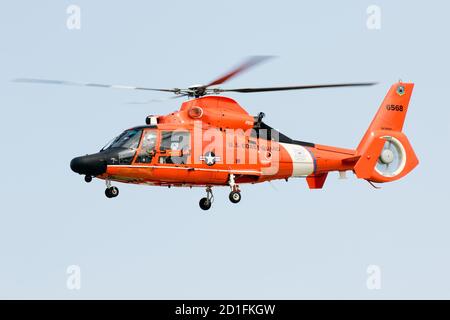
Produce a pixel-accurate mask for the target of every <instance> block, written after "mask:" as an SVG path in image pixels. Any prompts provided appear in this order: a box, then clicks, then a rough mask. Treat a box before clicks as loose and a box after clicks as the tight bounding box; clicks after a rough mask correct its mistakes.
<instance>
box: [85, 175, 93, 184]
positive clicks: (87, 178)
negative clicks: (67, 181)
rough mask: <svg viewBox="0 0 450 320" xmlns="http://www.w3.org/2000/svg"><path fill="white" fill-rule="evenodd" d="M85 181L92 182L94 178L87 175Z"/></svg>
mask: <svg viewBox="0 0 450 320" xmlns="http://www.w3.org/2000/svg"><path fill="white" fill-rule="evenodd" d="M84 181H86V182H87V183H89V182H91V181H92V176H90V175H85V176H84Z"/></svg>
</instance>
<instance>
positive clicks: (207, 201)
mask: <svg viewBox="0 0 450 320" xmlns="http://www.w3.org/2000/svg"><path fill="white" fill-rule="evenodd" d="M213 201H214V196H213V193H212V189H211V187H206V197H205V198H201V199H200V201H199V203H198V204H199V206H200V208H201V209H202V210H209V208H211V204H212V203H213Z"/></svg>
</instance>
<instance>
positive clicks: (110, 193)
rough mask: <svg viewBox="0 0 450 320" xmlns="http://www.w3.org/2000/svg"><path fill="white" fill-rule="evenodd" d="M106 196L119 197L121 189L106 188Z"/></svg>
mask: <svg viewBox="0 0 450 320" xmlns="http://www.w3.org/2000/svg"><path fill="white" fill-rule="evenodd" d="M105 195H106V197H107V198H115V197H117V196H118V195H119V189H118V188H117V187H109V188H106V190H105Z"/></svg>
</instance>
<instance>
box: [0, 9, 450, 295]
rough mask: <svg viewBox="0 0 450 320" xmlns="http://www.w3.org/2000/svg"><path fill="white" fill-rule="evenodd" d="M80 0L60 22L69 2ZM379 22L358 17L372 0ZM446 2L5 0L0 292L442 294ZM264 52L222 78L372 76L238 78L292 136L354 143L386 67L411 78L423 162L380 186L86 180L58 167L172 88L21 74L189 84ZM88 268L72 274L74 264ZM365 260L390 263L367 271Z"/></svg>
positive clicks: (138, 116) (390, 78)
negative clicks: (232, 193) (207, 201)
mask: <svg viewBox="0 0 450 320" xmlns="http://www.w3.org/2000/svg"><path fill="white" fill-rule="evenodd" d="M71 4H76V5H78V6H79V7H80V8H81V29H80V30H68V29H67V27H66V19H67V17H68V15H67V13H66V9H67V7H68V6H69V5H71ZM372 4H375V5H378V6H379V7H380V9H381V29H379V30H369V29H368V28H367V26H366V20H367V18H368V15H367V13H366V9H367V7H368V6H369V5H372ZM449 9H450V8H449V5H448V3H447V2H444V1H431V2H427V3H420V4H419V3H412V2H410V1H395V2H393V1H377V2H372V1H347V2H345V4H344V3H337V2H335V1H314V2H311V1H308V2H306V1H277V2H276V3H275V2H273V1H247V2H243V1H234V0H232V1H226V2H221V3H219V2H210V1H189V2H185V1H164V2H163V1H161V2H156V1H146V2H144V1H115V2H111V1H95V2H93V1H85V0H77V1H50V0H49V1H20V0H19V1H14V2H12V1H10V2H8V3H6V4H4V5H3V6H2V10H1V12H0V23H1V25H0V26H1V27H0V36H1V39H2V41H0V57H1V59H0V66H1V70H2V72H1V74H0V85H1V86H0V87H1V88H2V89H1V91H0V92H1V94H0V104H1V106H2V117H1V118H0V121H1V123H0V128H1V129H0V130H1V133H2V136H3V137H5V138H6V140H4V146H3V152H2V155H3V157H1V164H2V168H3V173H2V178H3V179H2V180H3V181H2V186H1V191H2V196H1V199H2V201H1V204H0V206H1V210H0V211H1V214H0V255H1V262H0V297H2V298H63V299H78V298H192V299H196V298H210V299H214V298H236V299H239V298H255V299H258V298H260V299H263V298H274V299H276V298H287V299H296V298H363V299H368V298H369V299H372V298H373V299H379V298H449V297H450V296H449V290H448V288H449V285H450V276H449V274H448V269H449V267H450V257H449V253H448V252H449V250H448V246H449V243H450V235H449V233H448V225H449V223H450V218H449V216H448V212H449V210H448V209H449V201H448V178H449V173H448V170H447V159H448V158H449V156H450V153H449V149H448V148H447V145H448V138H449V121H448V119H449V115H450V111H449V108H448V107H447V104H448V103H447V96H446V92H447V91H448V83H447V77H448V71H449V68H448V56H449V53H450V52H449V51H450V50H449V46H448V44H447V43H446V41H445V39H446V38H447V37H448V33H449V26H448V23H447V22H446V21H447V20H448V19H447V15H448V11H449ZM255 54H265V55H275V56H277V57H278V58H277V59H274V60H273V61H270V62H269V63H266V64H264V65H262V66H261V67H258V68H255V69H254V70H252V71H251V72H248V73H246V74H244V75H242V76H241V77H239V78H236V79H233V80H232V81H230V83H229V84H227V86H228V87H239V86H272V85H290V84H308V83H311V84H314V83H328V82H353V81H378V82H379V84H378V85H377V86H375V87H368V88H347V89H330V90H321V91H303V92H285V93H266V94H248V95H244V94H242V95H239V94H230V95H229V96H230V97H232V98H235V99H237V100H238V101H239V103H240V104H241V105H242V106H243V107H245V108H246V109H247V110H248V111H249V112H250V113H251V114H257V113H258V112H260V111H264V112H265V113H266V118H265V120H266V122H267V123H268V124H270V125H272V126H273V127H275V128H277V129H280V130H281V131H282V132H283V133H285V134H287V135H288V136H291V137H292V138H295V139H299V140H305V141H312V142H317V143H322V144H328V145H336V146H340V147H346V148H354V147H356V145H357V143H358V142H359V140H360V139H361V137H362V135H363V133H364V132H365V130H366V128H367V126H368V124H369V123H370V120H371V119H372V117H373V115H374V114H375V112H376V110H377V108H378V106H379V104H380V103H381V101H382V99H383V97H384V95H385V94H386V92H387V90H388V88H389V87H390V85H391V84H392V83H394V82H396V81H397V80H399V79H402V80H403V81H412V82H415V84H416V86H415V89H414V93H413V96H412V99H411V103H410V109H409V113H408V116H407V119H406V124H405V127H404V132H405V133H406V134H407V136H408V138H409V140H410V141H411V143H412V145H413V147H414V149H415V151H416V154H417V156H418V158H419V160H420V164H419V166H418V167H417V169H416V170H415V171H413V172H412V173H411V174H410V175H408V176H407V177H406V178H404V179H403V180H401V181H398V182H394V183H391V184H388V185H383V188H382V189H381V190H375V189H373V188H372V187H370V185H369V184H368V183H367V182H365V181H360V180H357V179H356V178H355V177H354V176H352V175H350V176H349V178H348V179H347V180H338V174H331V175H330V176H329V178H328V179H327V181H326V184H325V188H324V189H323V190H309V189H308V188H307V185H306V182H305V181H304V180H302V179H298V180H294V179H292V180H291V181H289V183H286V182H284V181H276V182H274V183H272V185H271V184H268V183H265V184H261V185H253V186H246V185H243V186H241V189H242V195H243V199H242V201H241V202H240V203H239V204H238V205H233V204H231V203H230V202H229V201H228V189H226V188H222V189H221V188H217V189H216V190H215V203H214V205H213V208H212V209H211V210H210V211H209V212H207V213H205V212H202V211H201V210H200V209H199V208H198V200H199V199H200V198H201V197H202V196H203V195H204V190H202V189H192V190H191V189H176V188H172V189H167V188H157V187H144V186H134V185H118V187H119V188H120V196H119V197H118V198H115V199H107V198H106V197H105V196H104V183H103V181H94V182H93V183H91V184H86V183H84V181H83V179H82V178H81V177H80V176H78V175H76V174H74V173H73V172H71V171H70V169H69V162H70V160H71V159H72V158H73V157H75V156H78V155H83V154H86V153H92V152H96V151H98V150H99V149H100V148H101V147H102V146H103V145H104V144H105V143H106V142H107V141H108V140H110V139H111V138H112V137H113V136H115V135H117V134H118V133H120V132H121V131H122V130H124V129H126V128H129V127H132V126H134V125H139V124H143V123H144V119H145V116H147V115H148V114H165V113H168V112H171V111H174V110H177V109H178V107H179V105H178V102H176V101H168V102H163V103H156V104H149V105H128V104H126V103H127V102H129V101H140V100H147V99H152V98H164V97H165V95H164V94H158V93H147V92H129V91H121V90H115V91H114V90H107V89H104V90H103V89H94V88H78V87H56V86H38V85H24V84H17V83H12V82H11V79H13V78H17V77H42V78H50V79H53V78H54V79H67V80H73V81H92V82H101V83H119V84H130V85H141V86H149V87H168V88H171V87H186V86H189V85H192V84H195V83H205V82H208V81H210V80H211V79H213V78H215V77H216V76H217V75H220V74H221V73H222V72H224V71H226V70H227V69H228V68H230V67H232V66H233V65H235V64H236V63H237V62H238V61H240V60H241V59H242V58H243V57H246V56H249V55H255ZM69 265H78V266H80V268H81V289H80V290H68V289H67V287H66V280H67V276H68V275H67V274H66V269H67V267H68V266H69ZM369 265H378V266H380V268H381V283H382V287H381V289H380V290H368V289H367V287H366V280H367V277H368V274H367V272H366V270H367V267H368V266H369Z"/></svg>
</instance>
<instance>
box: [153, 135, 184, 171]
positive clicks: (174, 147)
mask: <svg viewBox="0 0 450 320" xmlns="http://www.w3.org/2000/svg"><path fill="white" fill-rule="evenodd" d="M190 149H191V133H190V132H189V131H163V132H161V143H160V147H159V150H160V154H161V155H160V157H159V160H158V162H159V163H169V164H186V163H188V156H189V154H190Z"/></svg>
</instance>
